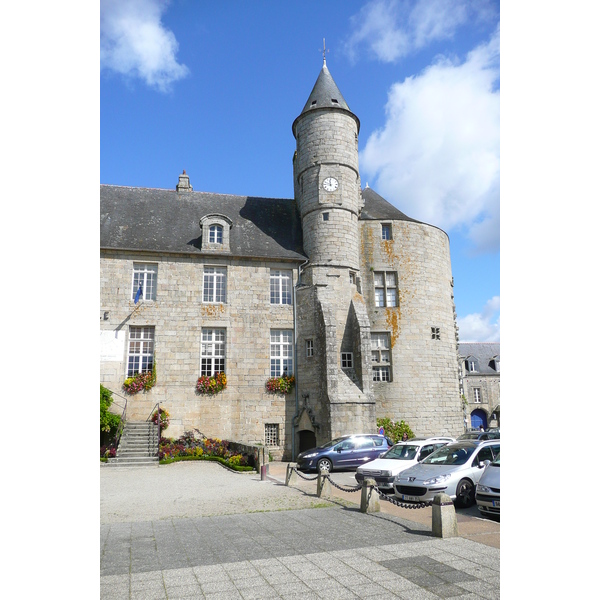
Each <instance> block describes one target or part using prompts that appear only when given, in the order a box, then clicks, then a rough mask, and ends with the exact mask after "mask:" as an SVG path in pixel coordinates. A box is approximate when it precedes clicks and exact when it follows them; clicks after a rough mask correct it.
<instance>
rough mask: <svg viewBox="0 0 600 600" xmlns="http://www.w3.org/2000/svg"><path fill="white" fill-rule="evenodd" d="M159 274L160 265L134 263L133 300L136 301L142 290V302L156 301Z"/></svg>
mask: <svg viewBox="0 0 600 600" xmlns="http://www.w3.org/2000/svg"><path fill="white" fill-rule="evenodd" d="M157 274H158V265H149V264H145V263H133V285H132V287H131V299H132V300H135V298H136V296H137V293H138V290H139V289H140V288H141V293H140V298H141V299H142V300H156V277H157Z"/></svg>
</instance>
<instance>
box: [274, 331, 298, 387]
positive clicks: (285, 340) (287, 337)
mask: <svg viewBox="0 0 600 600" xmlns="http://www.w3.org/2000/svg"><path fill="white" fill-rule="evenodd" d="M293 356H294V355H293V332H292V330H291V329H273V330H272V331H271V377H281V376H282V375H287V376H291V375H293V374H294V358H293Z"/></svg>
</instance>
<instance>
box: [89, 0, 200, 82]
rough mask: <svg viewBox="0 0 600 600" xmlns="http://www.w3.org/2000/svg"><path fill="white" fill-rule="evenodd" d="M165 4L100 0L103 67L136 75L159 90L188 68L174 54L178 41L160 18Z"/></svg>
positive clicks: (143, 0) (160, 1)
mask: <svg viewBox="0 0 600 600" xmlns="http://www.w3.org/2000/svg"><path fill="white" fill-rule="evenodd" d="M167 6H168V2H167V1H165V0H102V2H101V3H100V61H101V66H102V68H103V69H109V70H112V71H115V72H117V73H121V74H122V75H126V76H129V77H139V78H140V79H142V80H144V81H145V82H146V84H147V85H149V86H151V87H155V88H157V89H158V90H160V91H168V90H169V89H170V86H171V84H172V83H173V82H175V81H177V80H178V79H181V78H183V77H185V76H186V75H187V74H188V72H189V70H188V68H187V67H186V66H185V65H182V64H179V63H178V62H177V60H176V58H175V55H176V54H177V50H178V48H179V44H178V43H177V40H176V39H175V36H174V35H173V33H172V32H171V31H169V30H167V29H165V27H164V25H163V24H162V22H161V17H162V14H163V13H164V11H165V10H166V8H167Z"/></svg>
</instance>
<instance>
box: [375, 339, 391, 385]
mask: <svg viewBox="0 0 600 600" xmlns="http://www.w3.org/2000/svg"><path fill="white" fill-rule="evenodd" d="M371 362H372V365H373V381H390V334H389V333H371Z"/></svg>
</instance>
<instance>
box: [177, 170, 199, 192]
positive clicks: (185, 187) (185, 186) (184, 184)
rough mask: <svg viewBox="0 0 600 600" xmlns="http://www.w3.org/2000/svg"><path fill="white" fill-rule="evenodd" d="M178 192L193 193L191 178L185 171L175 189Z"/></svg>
mask: <svg viewBox="0 0 600 600" xmlns="http://www.w3.org/2000/svg"><path fill="white" fill-rule="evenodd" d="M175 189H176V190H177V191H178V192H193V191H194V188H193V187H192V186H191V185H190V176H189V175H187V174H186V172H185V169H184V170H183V173H182V174H181V175H180V176H179V183H178V184H177V186H176V187H175Z"/></svg>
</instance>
